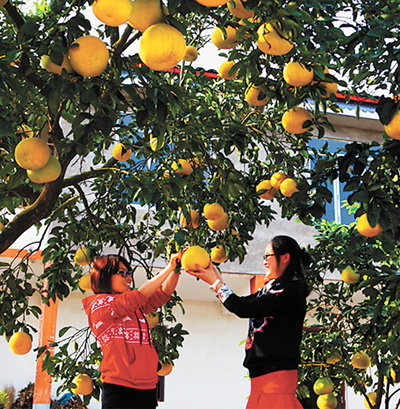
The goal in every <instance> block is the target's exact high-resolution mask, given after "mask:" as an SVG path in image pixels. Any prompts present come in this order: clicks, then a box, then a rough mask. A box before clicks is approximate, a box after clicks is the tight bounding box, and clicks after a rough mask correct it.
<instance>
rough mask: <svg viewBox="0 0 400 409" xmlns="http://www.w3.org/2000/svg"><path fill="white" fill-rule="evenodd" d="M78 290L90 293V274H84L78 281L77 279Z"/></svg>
mask: <svg viewBox="0 0 400 409" xmlns="http://www.w3.org/2000/svg"><path fill="white" fill-rule="evenodd" d="M78 285H79V288H80V289H81V290H83V291H92V284H91V281H90V274H84V275H83V276H82V277H81V278H80V279H79V283H78Z"/></svg>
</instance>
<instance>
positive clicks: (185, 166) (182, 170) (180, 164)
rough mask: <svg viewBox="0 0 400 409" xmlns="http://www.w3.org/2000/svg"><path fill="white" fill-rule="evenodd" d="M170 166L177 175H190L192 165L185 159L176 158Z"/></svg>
mask: <svg viewBox="0 0 400 409" xmlns="http://www.w3.org/2000/svg"><path fill="white" fill-rule="evenodd" d="M171 168H172V169H173V170H174V171H175V172H176V173H177V174H178V175H181V176H183V175H190V173H191V172H192V165H191V164H190V162H189V161H188V160H186V159H178V161H177V162H176V161H175V162H173V163H172V165H171Z"/></svg>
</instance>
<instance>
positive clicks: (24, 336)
mask: <svg viewBox="0 0 400 409" xmlns="http://www.w3.org/2000/svg"><path fill="white" fill-rule="evenodd" d="M9 345H10V349H11V351H12V352H13V353H14V354H16V355H25V354H27V353H28V352H29V351H30V350H31V348H32V338H31V336H30V335H29V334H28V333H26V332H23V331H19V332H16V333H15V334H13V335H12V336H11V338H10V341H9Z"/></svg>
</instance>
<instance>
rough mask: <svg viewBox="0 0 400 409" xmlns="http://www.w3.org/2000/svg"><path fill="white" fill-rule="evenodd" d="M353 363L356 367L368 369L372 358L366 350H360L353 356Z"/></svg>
mask: <svg viewBox="0 0 400 409" xmlns="http://www.w3.org/2000/svg"><path fill="white" fill-rule="evenodd" d="M351 364H352V365H353V367H354V368H356V369H367V368H369V366H370V365H371V358H370V357H369V355H368V354H367V353H366V352H365V351H359V352H356V353H355V354H354V355H353V357H352V358H351Z"/></svg>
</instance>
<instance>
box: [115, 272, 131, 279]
mask: <svg viewBox="0 0 400 409" xmlns="http://www.w3.org/2000/svg"><path fill="white" fill-rule="evenodd" d="M115 274H121V275H122V277H124V278H126V277H128V276H129V277H132V275H133V271H130V270H120V271H117V272H116V273H115Z"/></svg>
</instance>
